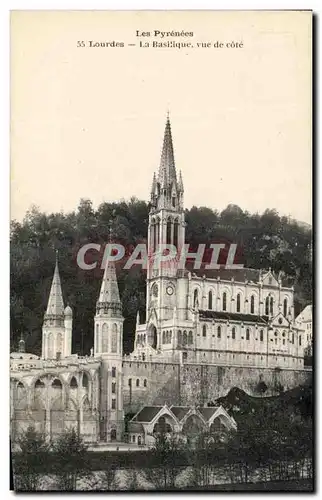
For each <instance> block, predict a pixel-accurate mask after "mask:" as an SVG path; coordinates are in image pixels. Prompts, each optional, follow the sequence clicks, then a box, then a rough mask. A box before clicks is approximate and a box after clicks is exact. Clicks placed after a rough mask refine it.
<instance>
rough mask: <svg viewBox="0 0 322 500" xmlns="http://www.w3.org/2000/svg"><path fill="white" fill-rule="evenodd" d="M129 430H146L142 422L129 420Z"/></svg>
mask: <svg viewBox="0 0 322 500" xmlns="http://www.w3.org/2000/svg"><path fill="white" fill-rule="evenodd" d="M128 430H129V432H144V429H143V425H142V424H141V423H140V422H129V426H128Z"/></svg>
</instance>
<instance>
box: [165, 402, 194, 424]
mask: <svg viewBox="0 0 322 500" xmlns="http://www.w3.org/2000/svg"><path fill="white" fill-rule="evenodd" d="M170 410H171V411H172V413H173V414H174V415H175V416H176V417H177V419H178V420H179V422H180V420H182V419H183V418H184V417H185V416H186V415H187V413H188V412H189V411H190V410H191V407H190V406H171V408H170Z"/></svg>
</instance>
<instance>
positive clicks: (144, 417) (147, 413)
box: [132, 406, 163, 422]
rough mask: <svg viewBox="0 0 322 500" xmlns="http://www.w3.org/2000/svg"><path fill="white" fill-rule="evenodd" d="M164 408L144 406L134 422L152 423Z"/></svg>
mask: <svg viewBox="0 0 322 500" xmlns="http://www.w3.org/2000/svg"><path fill="white" fill-rule="evenodd" d="M161 408H163V406H144V408H142V410H141V411H140V412H139V413H138V414H137V415H136V417H134V418H133V419H132V422H151V420H153V419H154V417H155V416H156V415H157V414H158V413H159V411H160V410H161Z"/></svg>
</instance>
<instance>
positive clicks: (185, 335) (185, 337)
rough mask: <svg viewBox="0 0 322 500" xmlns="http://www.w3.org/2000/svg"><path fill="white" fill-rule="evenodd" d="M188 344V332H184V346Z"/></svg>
mask: <svg viewBox="0 0 322 500" xmlns="http://www.w3.org/2000/svg"><path fill="white" fill-rule="evenodd" d="M187 343H188V335H187V330H184V331H183V345H187Z"/></svg>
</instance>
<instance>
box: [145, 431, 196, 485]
mask: <svg viewBox="0 0 322 500" xmlns="http://www.w3.org/2000/svg"><path fill="white" fill-rule="evenodd" d="M152 451H153V463H152V464H151V467H150V468H147V469H144V472H143V475H144V477H145V479H146V480H147V481H148V482H150V483H152V484H153V485H154V486H155V488H156V489H158V490H167V489H172V488H175V486H176V478H177V476H178V475H179V474H180V472H181V468H180V464H181V463H182V460H183V457H184V456H185V455H186V452H187V449H186V446H185V442H184V440H183V438H182V437H181V436H180V435H179V434H168V433H166V432H164V431H161V432H159V433H157V434H155V443H154V446H153V448H152Z"/></svg>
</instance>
